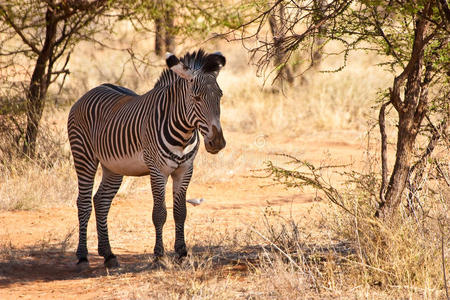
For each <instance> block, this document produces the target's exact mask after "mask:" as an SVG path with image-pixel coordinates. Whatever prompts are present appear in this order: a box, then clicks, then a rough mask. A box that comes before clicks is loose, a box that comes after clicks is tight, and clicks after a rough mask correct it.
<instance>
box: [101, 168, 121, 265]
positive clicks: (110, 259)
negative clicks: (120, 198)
mask: <svg viewBox="0 0 450 300" xmlns="http://www.w3.org/2000/svg"><path fill="white" fill-rule="evenodd" d="M122 179H123V176H122V175H118V174H114V173H112V172H111V171H109V170H108V169H106V168H105V167H103V177H102V182H101V183H100V186H99V188H98V190H97V193H95V196H94V208H95V219H96V222H97V236H98V254H99V255H100V256H103V257H104V259H105V262H104V264H105V266H106V267H107V268H115V267H118V266H119V262H118V261H117V257H116V256H115V255H114V254H113V253H112V251H111V245H110V243H109V236H108V222H107V221H108V212H109V208H110V207H111V202H112V200H113V198H114V196H115V195H116V193H117V191H118V190H119V188H120V185H121V184H122Z"/></svg>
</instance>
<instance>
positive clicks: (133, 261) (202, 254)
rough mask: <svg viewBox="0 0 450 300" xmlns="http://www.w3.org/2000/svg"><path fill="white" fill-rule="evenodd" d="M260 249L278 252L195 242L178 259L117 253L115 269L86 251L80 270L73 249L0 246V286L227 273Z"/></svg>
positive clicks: (313, 254) (309, 255)
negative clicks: (186, 272) (158, 273)
mask: <svg viewBox="0 0 450 300" xmlns="http://www.w3.org/2000/svg"><path fill="white" fill-rule="evenodd" d="M300 251H301V253H298V252H297V253H291V256H292V257H294V259H295V260H299V259H301V260H305V259H306V260H312V259H313V260H314V261H316V262H318V261H322V260H323V261H325V260H327V258H326V257H328V255H329V253H334V254H338V255H344V256H345V255H348V254H350V253H351V252H352V251H351V250H350V248H349V246H348V245H346V244H343V243H338V244H336V245H333V246H328V247H323V246H320V247H319V246H315V245H308V246H306V245H305V248H304V249H302V250H300ZM263 252H266V254H267V253H270V252H272V253H278V254H280V253H279V249H275V248H273V247H270V246H262V245H254V246H245V247H240V248H236V247H234V248H232V249H231V248H227V247H226V246H222V245H221V246H214V245H209V246H199V245H196V246H193V247H192V248H191V249H190V254H189V255H188V257H187V258H184V259H183V260H181V261H180V260H178V259H177V257H176V255H175V253H173V252H169V253H167V255H166V256H165V257H164V258H162V259H159V260H155V259H154V257H153V255H152V254H137V253H118V254H117V257H118V260H119V263H120V267H119V268H115V269H106V268H105V267H104V265H103V258H102V257H100V256H98V255H90V257H89V261H90V267H89V268H88V269H85V270H82V271H80V270H78V269H77V266H76V264H75V263H76V257H75V253H73V252H65V251H61V249H60V248H58V247H57V246H55V247H47V248H45V249H36V247H30V248H20V249H15V248H13V247H3V248H0V288H5V287H8V286H11V285H13V284H27V283H30V282H50V281H59V280H77V279H86V278H95V277H102V276H108V275H112V276H114V275H120V274H126V273H132V274H133V273H134V274H138V273H143V272H152V271H155V270H164V269H171V270H175V271H176V270H180V271H181V270H189V269H198V268H208V269H226V270H228V272H230V273H235V272H248V271H249V269H251V268H252V266H256V265H259V264H260V262H261V259H262V257H264V255H261V254H262V253H263ZM281 256H282V255H281ZM265 257H267V255H266V256H265ZM282 258H283V257H282Z"/></svg>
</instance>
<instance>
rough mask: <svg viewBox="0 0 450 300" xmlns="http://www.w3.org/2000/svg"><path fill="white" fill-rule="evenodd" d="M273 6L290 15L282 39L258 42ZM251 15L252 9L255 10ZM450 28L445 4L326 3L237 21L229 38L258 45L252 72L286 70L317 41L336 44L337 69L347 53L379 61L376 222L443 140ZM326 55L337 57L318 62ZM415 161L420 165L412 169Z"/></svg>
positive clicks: (434, 0)
mask: <svg viewBox="0 0 450 300" xmlns="http://www.w3.org/2000/svg"><path fill="white" fill-rule="evenodd" d="M280 6H283V9H285V10H289V11H290V13H289V15H288V19H286V21H285V22H284V23H283V24H284V26H283V27H281V28H278V31H279V32H282V34H279V35H278V37H279V38H278V39H276V40H274V41H271V40H270V39H267V38H265V35H264V34H262V33H263V30H264V24H265V23H266V22H267V21H268V22H269V23H270V16H271V15H272V14H273V13H274V12H276V11H277V9H279V7H280ZM255 7H257V9H259V6H258V4H257V2H255ZM279 24H281V23H279ZM449 26H450V9H449V7H448V3H447V1H445V0H415V1H406V0H405V1H403V0H397V1H392V0H360V1H356V0H332V1H325V2H321V3H320V5H317V1H287V0H286V1H285V0H278V1H275V2H273V3H271V5H269V7H268V8H267V6H265V7H264V8H263V9H262V10H261V9H259V13H258V14H257V16H256V17H252V18H251V19H249V20H244V21H243V22H242V24H241V26H240V27H239V30H237V31H236V30H234V31H232V32H233V33H235V34H236V33H238V36H237V37H235V39H238V40H241V41H243V42H244V43H245V42H246V41H247V40H249V37H256V38H258V41H259V43H258V44H257V46H256V47H251V46H249V47H250V52H251V53H252V57H253V58H255V59H256V64H257V65H258V67H259V70H266V69H268V68H270V64H271V62H272V61H275V62H277V63H278V61H277V60H278V58H279V57H282V58H283V60H284V61H283V63H284V64H286V63H287V62H288V60H289V59H290V57H291V55H292V54H293V53H294V52H296V51H302V53H310V54H311V55H310V57H312V56H313V51H314V42H315V39H316V38H317V37H320V38H321V39H323V42H324V43H327V42H329V41H337V42H340V43H341V45H342V49H343V50H342V52H341V53H342V54H344V55H343V57H344V65H343V67H344V66H345V62H346V59H347V54H348V53H349V52H350V51H352V50H361V49H363V50H366V51H374V52H376V53H377V54H379V55H381V56H383V57H384V58H385V61H384V63H383V64H382V66H385V67H388V68H389V69H390V70H391V72H392V73H393V74H394V75H395V78H394V81H393V84H392V87H390V88H389V89H387V91H386V93H385V96H384V98H383V100H384V103H383V104H382V105H381V106H380V113H379V127H380V133H381V162H382V171H381V188H380V191H379V206H378V208H377V213H376V215H377V216H382V217H384V218H389V217H390V216H392V215H393V214H394V213H395V212H396V211H397V208H398V207H399V205H400V203H401V200H402V195H403V192H404V190H405V187H406V186H407V183H408V181H410V180H414V178H417V176H414V175H413V174H412V172H420V169H421V168H420V165H421V163H422V161H423V160H424V159H427V157H428V156H429V153H431V151H432V150H433V149H434V146H433V145H435V144H436V140H439V139H440V138H441V137H442V136H446V134H445V131H446V128H447V120H448V118H449V102H448V97H449V95H450V87H449V74H450V57H449V53H450V47H449V44H448V41H449V29H450V27H449ZM253 45H254V44H253ZM280 53H281V55H280ZM329 54H336V53H325V52H324V54H323V55H325V56H326V55H329ZM280 64H281V63H280ZM277 71H278V72H280V71H281V70H277ZM388 106H392V107H393V108H394V109H395V111H396V112H397V114H398V127H397V146H396V152H395V158H396V159H395V164H394V166H393V169H392V171H391V172H390V174H389V171H388V165H387V135H386V130H385V124H384V123H385V122H384V120H385V110H386V108H387V107H388ZM425 118H426V119H427V120H428V125H427V126H426V127H427V128H430V130H431V132H432V135H431V137H430V142H429V145H430V147H427V151H426V152H425V153H424V154H423V155H416V148H417V136H418V134H420V133H421V132H424V129H425V128H424V127H425V126H424V124H423V121H424V119H425ZM436 122H439V123H440V124H439V125H438V124H437V123H436ZM438 132H439V133H438ZM442 132H444V134H442ZM414 157H419V159H418V160H417V161H414ZM415 166H419V167H415ZM416 174H417V173H416ZM412 186H414V184H412Z"/></svg>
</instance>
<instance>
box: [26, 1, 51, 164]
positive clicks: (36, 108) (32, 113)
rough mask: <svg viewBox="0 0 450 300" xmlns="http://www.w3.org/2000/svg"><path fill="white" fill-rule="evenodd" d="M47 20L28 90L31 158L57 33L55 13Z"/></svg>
mask: <svg viewBox="0 0 450 300" xmlns="http://www.w3.org/2000/svg"><path fill="white" fill-rule="evenodd" d="M45 20H46V23H47V24H46V31H45V41H44V45H43V47H42V50H41V51H40V53H39V56H38V59H37V61H36V65H35V67H34V70H33V74H32V76H31V81H30V86H29V88H28V99H27V128H26V131H25V132H26V133H25V141H24V145H23V152H24V154H25V155H27V156H29V157H31V158H33V157H34V156H35V154H36V138H37V134H38V130H39V123H40V121H41V117H42V112H43V110H44V104H45V97H46V95H47V90H48V85H49V80H48V76H50V75H51V74H48V72H46V68H47V64H48V62H49V60H50V59H51V55H52V51H53V46H54V43H55V39H56V33H57V21H56V20H55V18H54V12H53V11H52V10H51V9H50V8H48V9H47V12H46V15H45Z"/></svg>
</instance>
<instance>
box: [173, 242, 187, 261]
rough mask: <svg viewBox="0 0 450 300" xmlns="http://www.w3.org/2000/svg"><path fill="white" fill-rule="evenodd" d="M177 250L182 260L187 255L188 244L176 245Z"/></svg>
mask: <svg viewBox="0 0 450 300" xmlns="http://www.w3.org/2000/svg"><path fill="white" fill-rule="evenodd" d="M175 252H176V253H177V258H178V259H179V260H181V259H183V258H184V257H186V256H187V250H186V246H184V245H183V246H181V247H175Z"/></svg>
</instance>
